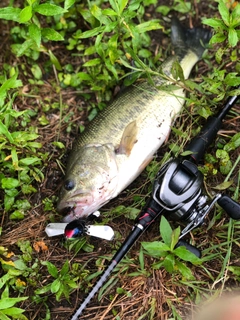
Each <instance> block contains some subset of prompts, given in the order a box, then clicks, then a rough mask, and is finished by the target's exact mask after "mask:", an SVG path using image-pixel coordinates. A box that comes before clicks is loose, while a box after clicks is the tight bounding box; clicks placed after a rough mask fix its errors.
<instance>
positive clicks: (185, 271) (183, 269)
mask: <svg viewBox="0 0 240 320" xmlns="http://www.w3.org/2000/svg"><path fill="white" fill-rule="evenodd" d="M176 267H177V269H178V270H179V272H180V273H181V274H182V275H183V277H184V278H186V279H187V280H194V279H195V277H194V276H193V274H192V271H191V269H190V268H188V267H187V266H185V264H183V263H182V262H181V261H176Z"/></svg>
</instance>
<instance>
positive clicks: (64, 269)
mask: <svg viewBox="0 0 240 320" xmlns="http://www.w3.org/2000/svg"><path fill="white" fill-rule="evenodd" d="M68 271H69V261H68V260H66V261H65V263H64V265H63V267H62V269H61V271H60V274H61V275H62V276H64V275H66V274H68Z"/></svg>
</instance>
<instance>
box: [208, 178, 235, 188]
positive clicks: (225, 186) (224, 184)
mask: <svg viewBox="0 0 240 320" xmlns="http://www.w3.org/2000/svg"><path fill="white" fill-rule="evenodd" d="M232 184H233V180H230V181H225V182H223V183H220V184H218V185H217V186H216V187H212V188H213V189H216V190H226V189H228V188H229V187H230V186H231V185H232Z"/></svg>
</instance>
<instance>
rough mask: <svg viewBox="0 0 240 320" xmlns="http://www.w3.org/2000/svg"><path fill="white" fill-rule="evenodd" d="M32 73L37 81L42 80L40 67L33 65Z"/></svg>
mask: <svg viewBox="0 0 240 320" xmlns="http://www.w3.org/2000/svg"><path fill="white" fill-rule="evenodd" d="M31 71H32V74H33V76H34V78H35V79H37V80H40V79H42V70H41V68H40V67H39V65H37V64H33V65H32V67H31Z"/></svg>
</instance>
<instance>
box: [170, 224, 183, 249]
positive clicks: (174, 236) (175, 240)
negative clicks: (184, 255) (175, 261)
mask: <svg viewBox="0 0 240 320" xmlns="http://www.w3.org/2000/svg"><path fill="white" fill-rule="evenodd" d="M180 233H181V228H180V227H178V228H176V229H174V230H173V232H172V240H171V250H173V249H174V247H175V246H176V244H177V243H178V240H179V236H180Z"/></svg>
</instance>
